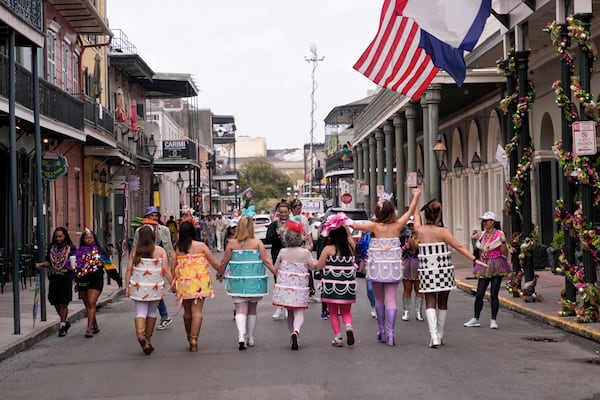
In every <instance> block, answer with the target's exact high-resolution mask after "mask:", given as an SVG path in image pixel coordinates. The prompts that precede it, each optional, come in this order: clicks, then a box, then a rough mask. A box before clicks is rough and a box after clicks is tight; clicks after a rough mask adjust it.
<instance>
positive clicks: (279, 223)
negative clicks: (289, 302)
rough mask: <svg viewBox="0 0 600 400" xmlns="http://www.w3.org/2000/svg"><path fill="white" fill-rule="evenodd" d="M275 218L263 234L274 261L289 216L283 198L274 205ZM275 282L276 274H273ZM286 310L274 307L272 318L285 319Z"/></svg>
mask: <svg viewBox="0 0 600 400" xmlns="http://www.w3.org/2000/svg"><path fill="white" fill-rule="evenodd" d="M275 213H276V218H275V220H273V222H271V223H270V224H269V226H268V227H267V233H266V234H265V243H267V244H270V245H271V260H273V262H275V261H276V260H277V257H278V256H279V252H280V251H281V249H283V248H284V247H285V246H286V244H285V241H284V240H283V234H284V232H285V231H286V229H287V228H286V223H287V221H288V220H289V217H290V206H289V204H288V203H287V202H286V200H285V199H281V201H280V202H279V203H277V205H276V206H275ZM274 280H275V283H277V276H274ZM286 313H287V310H286V309H285V307H276V308H275V312H274V313H273V319H274V320H279V319H286V318H287V314H286Z"/></svg>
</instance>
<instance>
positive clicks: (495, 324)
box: [490, 319, 498, 329]
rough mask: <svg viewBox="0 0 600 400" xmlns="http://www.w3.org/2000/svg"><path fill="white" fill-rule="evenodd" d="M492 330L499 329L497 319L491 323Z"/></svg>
mask: <svg viewBox="0 0 600 400" xmlns="http://www.w3.org/2000/svg"><path fill="white" fill-rule="evenodd" d="M490 329H498V323H497V322H496V320H495V319H493V320H491V321H490Z"/></svg>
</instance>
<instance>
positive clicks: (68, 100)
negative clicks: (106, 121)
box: [0, 0, 84, 131]
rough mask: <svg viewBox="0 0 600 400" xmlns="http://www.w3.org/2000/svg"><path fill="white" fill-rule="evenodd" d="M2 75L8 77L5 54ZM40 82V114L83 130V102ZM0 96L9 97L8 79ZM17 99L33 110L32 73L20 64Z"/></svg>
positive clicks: (2, 83) (0, 61) (1, 84)
mask: <svg viewBox="0 0 600 400" xmlns="http://www.w3.org/2000/svg"><path fill="white" fill-rule="evenodd" d="M0 1H2V0H0ZM0 76H4V77H8V57H6V56H3V55H0ZM39 82H40V93H39V96H40V114H41V115H43V116H46V117H49V118H52V119H54V120H56V121H58V122H62V123H64V124H66V125H68V126H70V127H73V128H75V129H77V130H80V131H83V127H84V114H83V109H84V107H83V102H82V101H79V100H77V99H76V98H75V97H73V96H71V95H70V94H69V93H67V92H65V91H63V90H61V89H59V88H58V87H56V86H54V85H51V84H50V83H48V82H46V81H45V80H43V79H40V80H39ZM0 96H3V97H5V98H8V79H2V80H1V81H0ZM15 100H16V102H17V104H20V105H22V106H23V107H25V108H28V109H29V110H33V79H32V74H31V72H29V71H28V70H27V69H25V68H23V67H22V66H20V65H18V64H17V66H16V93H15Z"/></svg>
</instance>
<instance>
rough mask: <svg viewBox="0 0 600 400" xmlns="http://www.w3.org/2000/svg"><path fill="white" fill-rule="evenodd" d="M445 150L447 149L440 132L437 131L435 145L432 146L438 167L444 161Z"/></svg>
mask: <svg viewBox="0 0 600 400" xmlns="http://www.w3.org/2000/svg"><path fill="white" fill-rule="evenodd" d="M447 151H448V149H447V148H446V145H445V144H444V141H443V137H442V134H441V133H438V135H437V139H436V141H435V146H433V153H434V154H435V159H436V161H437V166H438V169H439V168H440V167H441V166H442V162H444V158H445V157H446V152H447Z"/></svg>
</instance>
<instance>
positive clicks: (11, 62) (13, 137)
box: [8, 29, 21, 335]
mask: <svg viewBox="0 0 600 400" xmlns="http://www.w3.org/2000/svg"><path fill="white" fill-rule="evenodd" d="M15 36H16V34H15V31H14V30H12V29H10V32H9V34H8V129H9V143H10V225H11V226H10V234H11V244H12V289H13V315H14V333H15V335H20V334H21V303H20V298H19V289H20V288H19V281H20V279H19V219H18V217H17V216H18V215H19V210H18V209H17V205H18V203H17V201H18V199H17V190H18V189H17V179H18V177H17V171H18V170H17V118H16V116H15V101H16V82H15V78H16V73H17V71H16V65H15V64H16V58H15Z"/></svg>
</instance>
